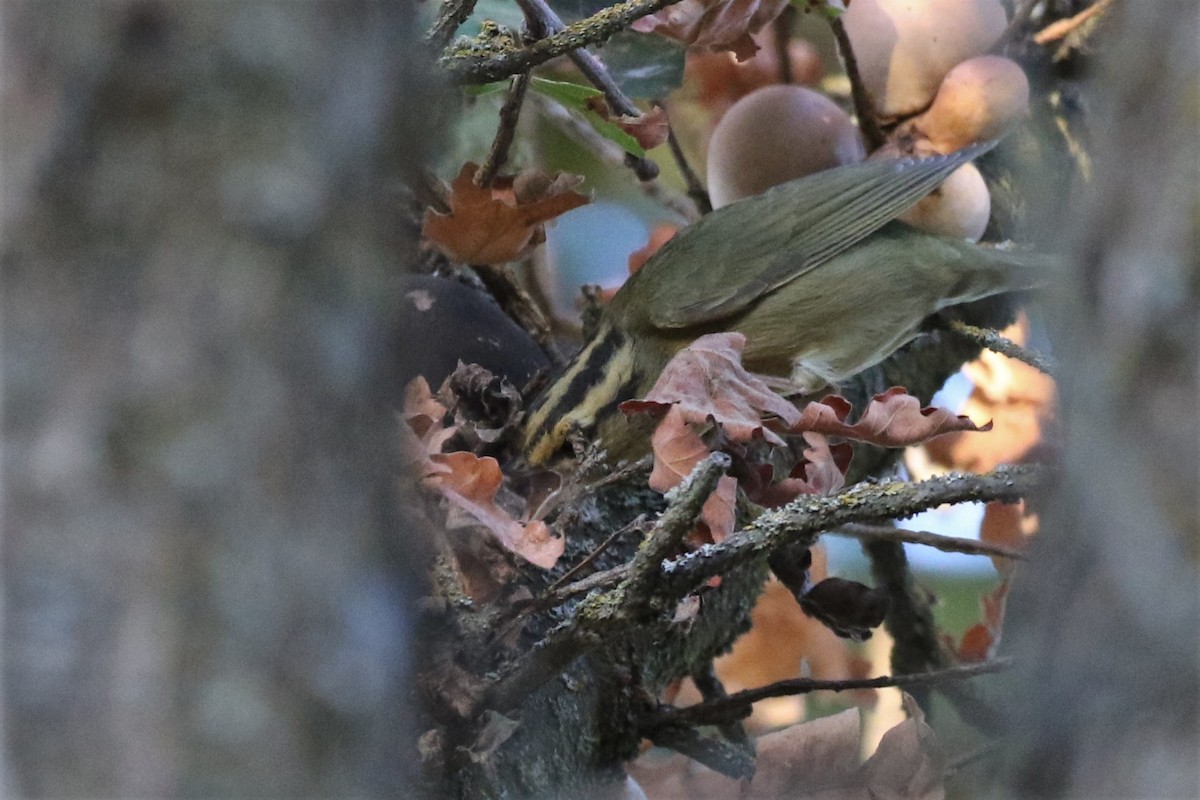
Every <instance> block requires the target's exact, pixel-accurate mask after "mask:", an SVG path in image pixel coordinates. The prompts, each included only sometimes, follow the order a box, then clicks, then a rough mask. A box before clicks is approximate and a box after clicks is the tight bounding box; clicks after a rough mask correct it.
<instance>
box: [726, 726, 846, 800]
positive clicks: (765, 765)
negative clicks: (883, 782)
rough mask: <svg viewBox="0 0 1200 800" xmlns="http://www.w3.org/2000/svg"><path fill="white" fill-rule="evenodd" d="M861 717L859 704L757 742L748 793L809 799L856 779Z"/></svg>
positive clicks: (775, 733)
mask: <svg viewBox="0 0 1200 800" xmlns="http://www.w3.org/2000/svg"><path fill="white" fill-rule="evenodd" d="M861 725H862V723H861V721H860V719H859V712H858V709H857V708H848V709H846V710H845V711H843V712H841V713H840V714H833V715H831V716H828V717H821V718H820V719H815V720H813V721H812V722H805V723H802V724H799V725H791V726H789V727H787V728H784V729H783V730H781V731H776V732H774V733H768V734H767V735H765V736H761V737H759V739H758V740H757V741H756V742H755V751H756V752H757V769H756V771H755V774H754V780H753V781H751V783H750V791H749V793H748V794H747V796H748V797H754V798H784V797H812V796H813V795H814V794H816V793H817V792H822V791H824V790H827V789H840V788H844V787H846V786H847V785H848V784H849V785H853V784H855V783H856V778H857V773H858V769H859V758H858V753H859V747H860V741H859V740H860V729H861Z"/></svg>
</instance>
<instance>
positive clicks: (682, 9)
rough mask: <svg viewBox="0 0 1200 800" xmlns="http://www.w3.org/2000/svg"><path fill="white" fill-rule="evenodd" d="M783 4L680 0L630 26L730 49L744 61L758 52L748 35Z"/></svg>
mask: <svg viewBox="0 0 1200 800" xmlns="http://www.w3.org/2000/svg"><path fill="white" fill-rule="evenodd" d="M787 5H788V0H683V2H680V3H676V4H674V5H671V6H668V7H667V8H664V9H662V10H661V11H658V12H656V13H654V14H651V15H650V16H647V17H642V18H641V19H639V20H637V21H635V22H634V23H633V25H632V26H631V27H632V28H633V29H634V30H635V31H638V32H639V33H658V34H661V35H662V36H666V37H668V38H670V39H674V40H675V41H677V42H682V43H683V44H686V45H688V46H689V47H694V48H696V49H700V50H711V51H714V52H716V51H722V50H730V51H732V52H733V53H734V55H736V56H737V58H738V60H739V61H745V60H746V59H747V58H750V57H751V56H753V55H754V54H755V52H757V51H758V45H757V44H755V42H754V40H753V39H752V38H751V36H750V34H752V33H757V32H758V31H760V30H762V29H763V28H764V27H766V26H767V25H769V24H770V23H771V22H773V21H774V20H775V18H776V17H778V16H779V15H780V13H782V12H783V9H785V8H786V7H787Z"/></svg>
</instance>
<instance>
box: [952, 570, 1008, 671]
mask: <svg viewBox="0 0 1200 800" xmlns="http://www.w3.org/2000/svg"><path fill="white" fill-rule="evenodd" d="M1007 600H1008V580H1007V579H1006V580H1004V581H1002V582H1001V583H1000V585H999V586H997V587H996V588H995V589H993V590H992V591H991V592H990V593H988V594H986V595H984V596H983V597H982V598H980V605H981V606H982V608H983V619H982V620H981V621H980V622H977V623H975V624H974V625H972V626H971V627H970V628H968V629H967V630H966V632H965V633H964V634H963V637H962V641H961V642H960V643H959V645H958V648H957V651H958V660H959V661H962V662H966V663H979V662H983V661H987V660H988V659H989V658H992V657H993V656H994V655H995V654H996V648H997V647H998V646H999V645H1000V634H1001V633H1002V632H1003V629H1004V608H1005V605H1006V604H1007Z"/></svg>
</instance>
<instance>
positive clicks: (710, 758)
mask: <svg viewBox="0 0 1200 800" xmlns="http://www.w3.org/2000/svg"><path fill="white" fill-rule="evenodd" d="M650 741H652V742H654V744H656V745H657V746H659V747H666V748H669V749H671V750H674V751H675V752H676V753H682V754H683V755H685V756H687V757H688V758H690V759H692V760H693V761H695V762H697V763H700V764H703V765H704V766H706V767H708V768H709V769H711V770H715V771H716V772H719V773H721V774H722V775H728V776H729V777H730V778H733V779H735V780H742V779H745V778H751V777H753V775H754V750H753V748H751V747H750V746H748V745H747V744H743V743H741V742H732V741H729V740H728V739H721V738H718V737H715V736H705V735H704V734H702V733H701V732H700V731H698V730H696V729H695V728H692V727H689V726H686V725H664V726H661V727H659V728H658V729H657V730H655V731H654V732H653V733H651V734H650Z"/></svg>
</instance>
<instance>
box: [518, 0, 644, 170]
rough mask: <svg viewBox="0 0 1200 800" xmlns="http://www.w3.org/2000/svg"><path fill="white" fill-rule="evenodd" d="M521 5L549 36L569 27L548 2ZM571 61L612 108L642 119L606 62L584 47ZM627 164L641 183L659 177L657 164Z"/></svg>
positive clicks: (631, 158)
mask: <svg viewBox="0 0 1200 800" xmlns="http://www.w3.org/2000/svg"><path fill="white" fill-rule="evenodd" d="M517 5H519V6H520V7H521V9H522V10H523V11H524V12H525V15H526V17H527V18H529V19H537V20H538V21H539V22H540V23H541V24H542V25H543V26H545V28H546V31H547V32H548V33H551V34H554V33H558V32H559V31H562V30H564V29H565V28H566V27H567V26H566V25H564V24H563V21H562V19H561V18H560V17H559V16H558V14H556V13H554V9H552V8H550V6H548V5H546V3H545V0H517ZM567 58H569V59H571V61H572V62H573V63H574V64H575V66H576V67H578V68H579V71H580V72H581V73H583V77H585V78H587V79H588V81H589V82H590V83H591V84H592V85H593V86H595V87H596V88H597V89H599V90H600V91H602V92H604V99H605V100H607V101H608V105H609V107H610V108H612V110H613V111H615V112H617V113H618V114H621V115H623V116H627V117H640V116H641V115H642V111H641V109H640V108H638V107H637V106H636V105H634V103H633V101H632V100H630V99H629V97H628V96H627V95H626V94H625V92H623V91H622V90H621V87H620V86H618V85H617V82H616V81H615V80H613V77H612V75H610V74H609V72H608V67H606V66H604V62H603V61H601V60H600V59H599V58H597V57H596V56H594V55H592V54H591V53H589V52H588V51H587V50H585V49H584V48H582V47H581V48H579V49H578V50H571V51H570V52H568V53H567ZM624 161H625V164H626V166H628V167H629V168H630V169H632V170H633V171H634V174H636V175H637V177H638V180H641V181H648V180H653V179H654V178H656V177H658V165H657V164H655V163H654V162H653V161H651V160H649V159H647V158H642V157H639V156H635V155H632V154H630V153H626V154H625V159H624Z"/></svg>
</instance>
